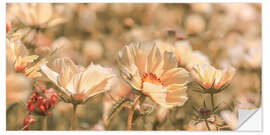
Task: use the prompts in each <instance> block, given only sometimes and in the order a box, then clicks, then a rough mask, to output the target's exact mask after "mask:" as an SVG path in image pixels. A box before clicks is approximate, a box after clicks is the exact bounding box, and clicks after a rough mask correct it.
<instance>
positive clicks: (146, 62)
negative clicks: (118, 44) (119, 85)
mask: <svg viewBox="0 0 270 135" xmlns="http://www.w3.org/2000/svg"><path fill="white" fill-rule="evenodd" d="M117 60H118V64H119V66H120V70H121V72H122V73H121V75H122V77H123V78H124V79H125V80H126V81H127V82H128V83H129V84H130V85H131V86H132V87H133V88H134V89H135V90H138V91H140V92H142V94H144V95H147V96H149V97H151V98H152V99H153V101H155V102H156V103H157V104H159V105H161V106H163V107H167V108H170V107H174V106H182V105H183V104H184V103H185V102H186V100H187V99H188V97H187V94H186V89H187V86H186V84H187V83H188V78H189V73H188V72H187V71H186V70H185V69H184V68H178V67H177V59H176V57H175V56H174V55H173V53H172V52H168V51H165V52H164V53H161V51H160V49H159V47H158V46H157V45H155V44H154V43H152V42H136V43H131V44H129V45H126V46H125V47H124V48H123V49H122V50H121V51H120V52H119V53H118V59H117Z"/></svg>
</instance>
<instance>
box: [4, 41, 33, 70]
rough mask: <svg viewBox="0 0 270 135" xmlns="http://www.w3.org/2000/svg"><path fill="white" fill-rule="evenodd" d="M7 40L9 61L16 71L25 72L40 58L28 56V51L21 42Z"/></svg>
mask: <svg viewBox="0 0 270 135" xmlns="http://www.w3.org/2000/svg"><path fill="white" fill-rule="evenodd" d="M6 40H7V60H8V61H9V62H11V63H13V64H14V68H15V70H16V71H18V72H19V71H23V70H24V69H25V67H26V66H27V65H28V64H30V63H32V62H33V61H34V60H36V59H37V58H38V56H37V55H31V56H27V55H28V50H27V49H26V47H25V46H24V45H23V44H22V42H21V41H20V40H12V39H8V38H7V39H6Z"/></svg>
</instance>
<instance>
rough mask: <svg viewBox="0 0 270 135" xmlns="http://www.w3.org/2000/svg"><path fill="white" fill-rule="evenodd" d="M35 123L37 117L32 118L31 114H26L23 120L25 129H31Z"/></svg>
mask: <svg viewBox="0 0 270 135" xmlns="http://www.w3.org/2000/svg"><path fill="white" fill-rule="evenodd" d="M34 123H35V119H33V118H31V117H30V115H26V116H25V117H24V120H23V124H22V125H23V128H22V129H23V130H29V127H30V126H31V125H32V124H34Z"/></svg>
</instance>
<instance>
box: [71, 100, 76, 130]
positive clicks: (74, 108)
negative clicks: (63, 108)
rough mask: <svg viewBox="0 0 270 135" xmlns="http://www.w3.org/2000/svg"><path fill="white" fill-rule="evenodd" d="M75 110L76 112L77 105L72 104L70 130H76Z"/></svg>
mask: <svg viewBox="0 0 270 135" xmlns="http://www.w3.org/2000/svg"><path fill="white" fill-rule="evenodd" d="M76 110H77V104H73V112H72V119H71V126H70V130H76Z"/></svg>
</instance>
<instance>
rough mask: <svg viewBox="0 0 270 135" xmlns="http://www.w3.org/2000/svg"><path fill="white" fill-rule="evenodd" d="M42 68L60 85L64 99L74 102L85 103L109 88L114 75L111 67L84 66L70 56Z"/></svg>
mask: <svg viewBox="0 0 270 135" xmlns="http://www.w3.org/2000/svg"><path fill="white" fill-rule="evenodd" d="M41 70H42V71H43V73H44V74H45V75H46V76H47V77H48V78H49V79H50V80H51V81H52V82H53V83H54V84H55V85H56V86H58V87H59V89H60V91H59V92H60V96H61V97H62V98H63V100H64V101H65V102H68V103H73V104H81V103H85V102H87V101H88V99H90V98H91V97H93V96H95V95H97V94H100V93H103V92H105V91H107V90H109V89H110V87H111V83H112V82H111V79H112V78H113V76H114V75H113V74H112V72H111V70H110V69H107V68H104V67H101V66H100V65H94V64H90V65H89V66H88V67H87V68H84V67H82V66H79V65H75V64H74V63H73V61H72V60H71V59H70V58H68V57H63V58H58V59H56V60H55V61H54V62H53V63H52V67H51V68H50V67H48V66H47V65H45V64H44V65H42V66H41Z"/></svg>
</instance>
